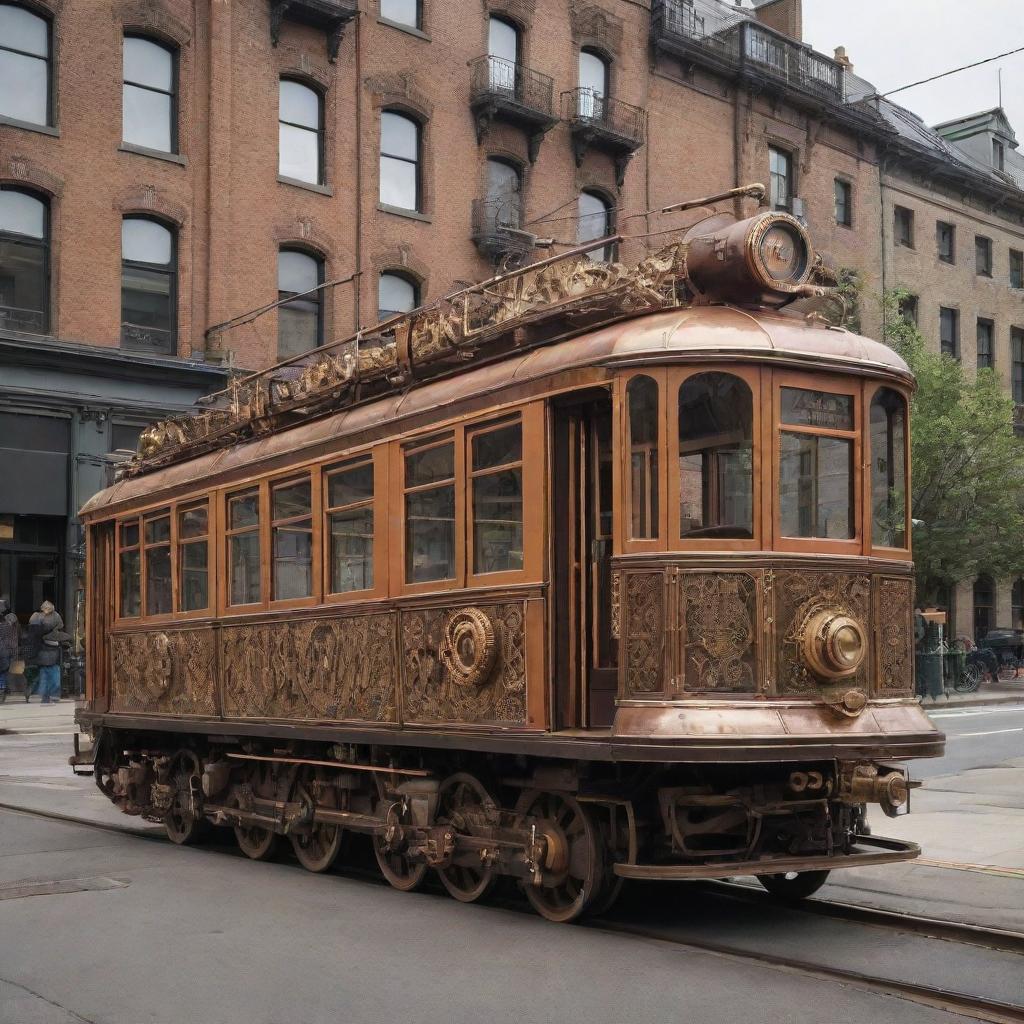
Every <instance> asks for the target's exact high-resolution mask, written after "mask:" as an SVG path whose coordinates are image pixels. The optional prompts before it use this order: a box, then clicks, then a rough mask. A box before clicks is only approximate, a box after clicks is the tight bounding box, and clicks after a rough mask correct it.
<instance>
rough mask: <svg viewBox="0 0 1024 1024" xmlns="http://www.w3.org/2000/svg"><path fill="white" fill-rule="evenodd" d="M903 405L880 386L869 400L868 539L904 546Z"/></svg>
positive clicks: (878, 545)
mask: <svg viewBox="0 0 1024 1024" xmlns="http://www.w3.org/2000/svg"><path fill="white" fill-rule="evenodd" d="M906 416H907V414H906V407H905V405H904V402H903V398H902V396H900V395H899V394H897V392H895V391H893V390H891V389H890V388H881V389H880V390H879V391H878V393H877V394H876V395H875V397H874V398H873V399H872V400H871V428H870V429H871V542H872V543H873V544H874V545H875V546H876V547H883V548H904V547H906V546H907V489H906V483H905V481H906V474H907V466H906V441H907V419H906Z"/></svg>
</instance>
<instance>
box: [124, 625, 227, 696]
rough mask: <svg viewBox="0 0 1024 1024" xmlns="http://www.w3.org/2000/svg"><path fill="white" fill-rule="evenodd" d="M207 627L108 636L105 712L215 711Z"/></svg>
mask: <svg viewBox="0 0 1024 1024" xmlns="http://www.w3.org/2000/svg"><path fill="white" fill-rule="evenodd" d="M216 667H217V659H216V651H215V648H214V636H213V630H212V629H177V630H170V629H169V630H166V631H164V630H155V631H152V632H146V633H119V634H114V635H113V636H111V637H110V669H111V698H110V709H111V711H121V712H136V713H143V714H165V715H215V714H216V713H217V693H216V677H215V672H216Z"/></svg>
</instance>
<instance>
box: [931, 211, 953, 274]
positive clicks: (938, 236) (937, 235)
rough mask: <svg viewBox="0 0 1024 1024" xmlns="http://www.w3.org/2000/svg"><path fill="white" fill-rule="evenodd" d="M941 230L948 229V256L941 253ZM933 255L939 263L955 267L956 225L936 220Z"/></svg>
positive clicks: (947, 221)
mask: <svg viewBox="0 0 1024 1024" xmlns="http://www.w3.org/2000/svg"><path fill="white" fill-rule="evenodd" d="M943 228H949V255H948V256H946V255H944V254H943V252H942V246H941V231H942V229H943ZM935 255H936V258H937V259H938V261H939V262H940V263H946V264H948V265H949V266H955V265H956V225H955V224H954V223H953V222H952V221H949V220H937V221H936V222H935Z"/></svg>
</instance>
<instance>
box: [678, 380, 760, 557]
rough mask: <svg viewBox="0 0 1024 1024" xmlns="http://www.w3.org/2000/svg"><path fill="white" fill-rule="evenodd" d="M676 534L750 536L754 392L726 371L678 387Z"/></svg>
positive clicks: (751, 523) (752, 505)
mask: <svg viewBox="0 0 1024 1024" xmlns="http://www.w3.org/2000/svg"><path fill="white" fill-rule="evenodd" d="M679 536H680V537H690V538H692V539H694V540H696V539H698V538H701V537H716V538H717V537H728V538H742V539H750V538H751V537H753V536H754V396H753V394H752V393H751V391H750V387H749V386H748V385H747V383H746V381H744V380H741V379H740V378H739V377H734V376H733V375H732V374H730V373H698V374H697V375H696V376H693V377H688V378H687V379H686V380H685V381H684V382H683V384H682V386H681V387H680V388H679Z"/></svg>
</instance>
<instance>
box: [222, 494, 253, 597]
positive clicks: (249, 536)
mask: <svg viewBox="0 0 1024 1024" xmlns="http://www.w3.org/2000/svg"><path fill="white" fill-rule="evenodd" d="M227 512H228V514H227V530H226V535H227V541H228V604H232V605H241V604H259V603H260V593H261V588H260V571H261V570H260V492H259V488H257V487H254V488H252V489H251V490H248V491H242V492H240V493H238V494H231V495H229V496H228V509H227Z"/></svg>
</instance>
